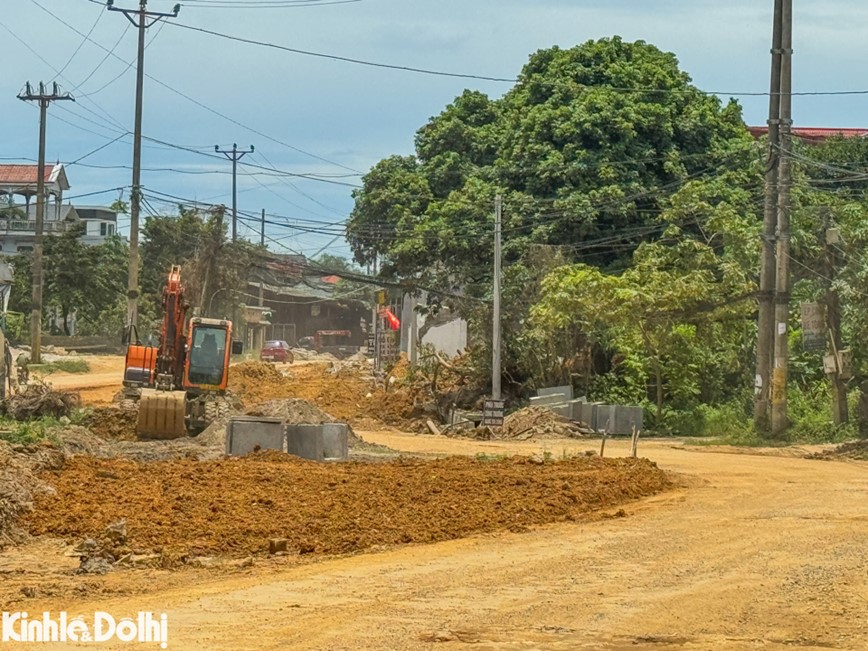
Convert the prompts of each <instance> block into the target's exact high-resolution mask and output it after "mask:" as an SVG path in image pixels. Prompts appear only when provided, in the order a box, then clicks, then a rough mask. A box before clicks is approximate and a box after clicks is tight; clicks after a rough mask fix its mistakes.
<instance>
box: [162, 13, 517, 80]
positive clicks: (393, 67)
mask: <svg viewBox="0 0 868 651" xmlns="http://www.w3.org/2000/svg"><path fill="white" fill-rule="evenodd" d="M174 25H175V26H177V27H182V28H184V29H189V30H191V31H194V32H201V33H203V34H209V35H210V36H217V37H219V38H225V39H228V40H230V41H237V42H239V43H247V44H248V45H259V46H261V47H267V48H272V49H275V50H282V51H284V52H291V53H293V54H302V55H304V56H309V57H317V58H320V59H330V60H332V61H342V62H344V63H354V64H356V65H361V66H369V67H372V68H386V69H389V70H400V71H403V72H415V73H419V74H423V75H434V76H437V77H453V78H458V79H476V80H478V81H496V82H505V83H510V84H514V83H515V82H516V79H515V78H506V77H490V76H487V75H473V74H465V73H459V72H445V71H443V70H430V69H427V68H414V67H412V66H403V65H396V64H391V63H375V62H373V61H364V60H363V59H354V58H352V57H344V56H338V55H336V54H324V53H322V52H311V51H310V50H300V49H298V48H293V47H288V46H286V45H278V44H276V43H268V42H266V41H257V40H255V39H250V38H243V37H241V36H232V35H231V34H223V33H222V32H215V31H213V30H210V29H205V28H204V27H194V26H193V25H185V24H184V23H174Z"/></svg>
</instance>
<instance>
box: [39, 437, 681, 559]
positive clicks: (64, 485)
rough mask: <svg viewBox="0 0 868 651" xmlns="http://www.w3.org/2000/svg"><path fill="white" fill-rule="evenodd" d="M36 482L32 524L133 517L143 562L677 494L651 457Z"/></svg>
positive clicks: (401, 537)
mask: <svg viewBox="0 0 868 651" xmlns="http://www.w3.org/2000/svg"><path fill="white" fill-rule="evenodd" d="M39 479H40V480H41V481H42V482H44V483H45V484H47V485H50V486H52V487H53V488H54V490H55V493H54V494H53V495H51V496H50V497H48V496H38V497H37V499H36V508H35V510H34V511H33V512H32V513H30V514H28V515H27V516H26V517H25V520H24V522H25V523H26V526H27V528H28V530H29V532H30V533H31V534H33V535H47V536H53V537H62V538H65V539H66V540H67V541H68V542H70V543H75V542H77V541H79V540H81V539H84V538H93V537H96V536H98V535H99V534H100V532H102V531H104V530H105V528H106V527H107V526H108V525H110V524H111V523H113V522H117V521H118V520H125V522H126V526H127V536H128V544H129V548H130V550H131V551H134V552H136V553H147V552H153V553H160V554H172V555H177V556H178V557H179V558H183V557H185V556H186V557H195V556H204V555H215V554H216V555H228V556H245V555H249V554H257V553H262V552H265V551H267V549H268V540H269V539H270V538H286V539H287V540H288V541H289V549H290V551H291V552H294V553H299V554H337V553H350V552H357V551H361V550H365V549H370V548H371V547H374V546H379V545H395V544H403V543H414V542H416V543H427V542H434V541H440V540H449V539H455V538H460V537H464V536H467V535H470V534H472V533H476V532H489V531H497V530H504V529H509V530H513V531H516V530H518V531H521V530H524V529H526V528H527V527H530V526H533V525H540V524H545V523H551V522H561V521H572V520H577V519H580V518H583V517H587V516H588V515H589V514H592V513H594V512H596V511H599V510H600V509H605V508H609V507H613V506H616V505H618V504H621V503H623V502H625V501H628V500H632V499H636V498H640V497H643V496H646V495H651V494H654V493H657V492H660V491H663V490H666V489H667V488H669V487H670V486H671V483H670V480H669V479H668V478H667V476H666V475H665V474H664V473H663V472H662V471H661V470H659V469H658V468H657V467H656V465H654V464H652V463H651V462H648V461H646V460H632V459H611V460H610V459H605V460H603V459H598V458H587V457H582V458H575V459H570V460H565V461H561V462H557V463H536V462H533V461H531V460H529V459H526V458H516V459H509V460H498V461H485V460H473V459H464V458H449V459H441V460H436V461H421V460H397V461H391V462H389V463H380V464H364V463H348V464H316V463H313V462H306V461H302V460H299V459H296V458H293V457H289V456H288V455H281V454H279V453H273V452H272V453H268V454H266V455H253V456H251V457H248V458H244V459H221V460H216V461H207V462H195V461H186V460H179V461H168V462H152V463H136V462H132V461H128V460H106V459H94V458H89V457H75V458H73V459H70V460H68V461H67V464H66V466H65V468H64V469H63V470H62V471H46V472H44V473H42V474H41V475H40V476H39Z"/></svg>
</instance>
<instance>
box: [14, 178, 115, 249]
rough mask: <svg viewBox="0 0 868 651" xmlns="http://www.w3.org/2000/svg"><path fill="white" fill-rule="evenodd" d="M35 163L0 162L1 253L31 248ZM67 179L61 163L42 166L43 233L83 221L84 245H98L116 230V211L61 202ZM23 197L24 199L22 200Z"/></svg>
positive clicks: (55, 232)
mask: <svg viewBox="0 0 868 651" xmlns="http://www.w3.org/2000/svg"><path fill="white" fill-rule="evenodd" d="M37 174H38V167H37V166H36V165H0V254H4V255H15V254H16V253H21V252H24V251H31V250H33V244H34V242H35V240H36V187H37ZM67 190H69V181H68V179H67V177H66V171H65V169H64V167H63V165H60V164H57V165H46V166H45V214H44V223H43V233H45V235H54V234H57V233H64V232H66V230H67V229H68V228H69V227H70V225H71V224H73V223H76V222H80V221H84V222H85V224H86V227H87V231H86V234H85V235H84V236H82V241H84V242H85V244H99V243H101V242H103V241H104V240H105V239H106V238H107V237H109V236H111V235H114V234H115V233H116V232H117V213H115V212H114V211H113V210H111V209H110V208H102V207H97V206H73V205H71V204H68V203H66V204H65V203H63V193H64V192H65V191H67ZM22 199H23V201H22Z"/></svg>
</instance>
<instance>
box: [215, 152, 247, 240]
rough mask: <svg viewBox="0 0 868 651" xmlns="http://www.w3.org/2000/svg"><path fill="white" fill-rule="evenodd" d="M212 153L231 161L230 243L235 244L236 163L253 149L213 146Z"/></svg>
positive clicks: (236, 224) (236, 229) (236, 225)
mask: <svg viewBox="0 0 868 651" xmlns="http://www.w3.org/2000/svg"><path fill="white" fill-rule="evenodd" d="M214 151H216V152H217V153H218V154H223V155H224V156H226V158H228V159H229V160H231V161H232V241H233V242H235V241H236V240H237V239H238V185H237V180H238V161H240V160H241V159H242V158H244V156H245V155H246V154H252V153H253V151H254V149H253V145H250V149H244V150H239V149H238V145H236V144H234V143H233V145H232V149H220V146H219V145H214Z"/></svg>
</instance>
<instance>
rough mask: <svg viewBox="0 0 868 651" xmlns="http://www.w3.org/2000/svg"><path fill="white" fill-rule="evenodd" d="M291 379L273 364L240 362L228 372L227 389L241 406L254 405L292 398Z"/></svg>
mask: <svg viewBox="0 0 868 651" xmlns="http://www.w3.org/2000/svg"><path fill="white" fill-rule="evenodd" d="M292 386H293V385H292V379H291V378H290V377H287V376H284V375H283V374H281V372H280V371H279V370H278V369H277V367H276V366H274V364H266V363H265V362H241V363H240V364H235V365H234V366H232V368H231V369H230V370H229V389H230V390H231V391H232V392H233V393H234V394H236V395H237V396H238V397H239V398H240V399H241V401H242V402H243V404H245V405H255V404H258V403H260V402H264V401H266V400H273V399H276V398H288V397H290V396H292Z"/></svg>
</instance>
